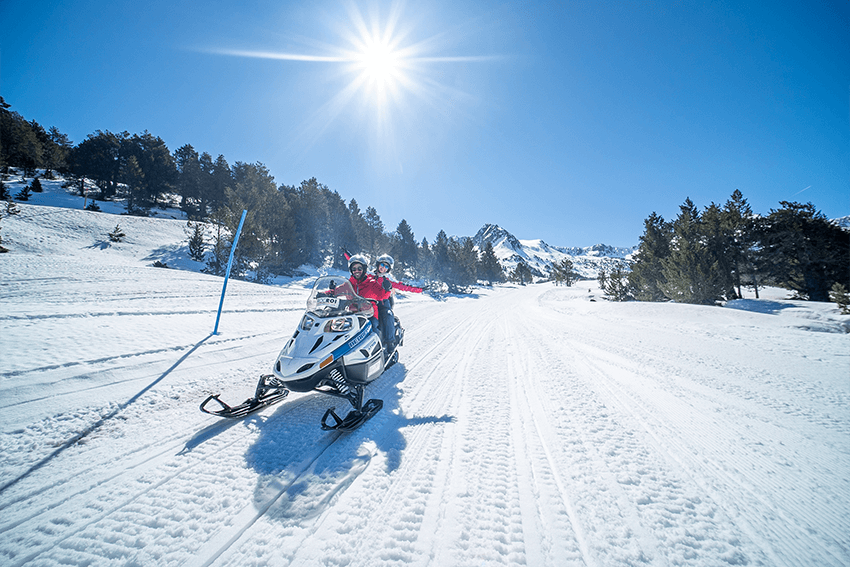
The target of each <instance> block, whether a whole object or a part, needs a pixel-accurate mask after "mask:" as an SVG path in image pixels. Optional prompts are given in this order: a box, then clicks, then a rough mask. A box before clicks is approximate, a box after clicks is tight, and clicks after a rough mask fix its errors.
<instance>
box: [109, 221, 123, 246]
mask: <svg viewBox="0 0 850 567" xmlns="http://www.w3.org/2000/svg"><path fill="white" fill-rule="evenodd" d="M125 236H127V235H126V234H124V231H123V230H121V227H120V226H119V225H117V224H116V225H115V228H114V229H112V232H110V233H109V240H111V241H112V242H121V240H122V239H123V238H124V237H125Z"/></svg>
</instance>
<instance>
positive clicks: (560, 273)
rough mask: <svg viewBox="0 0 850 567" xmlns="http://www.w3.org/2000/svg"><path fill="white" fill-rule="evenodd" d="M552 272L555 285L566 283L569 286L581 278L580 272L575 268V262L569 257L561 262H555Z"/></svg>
mask: <svg viewBox="0 0 850 567" xmlns="http://www.w3.org/2000/svg"><path fill="white" fill-rule="evenodd" d="M551 273H552V279H553V280H554V281H555V285H561V284H564V285H566V286H567V287H569V286H572V285H573V284H574V283H575V282H577V281H578V279H579V274H578V273H577V272H576V271H575V269H574V268H573V262H572V260H570V259H569V258H564V259H563V260H561V261H560V262H556V263H555V264H553V265H552V270H551Z"/></svg>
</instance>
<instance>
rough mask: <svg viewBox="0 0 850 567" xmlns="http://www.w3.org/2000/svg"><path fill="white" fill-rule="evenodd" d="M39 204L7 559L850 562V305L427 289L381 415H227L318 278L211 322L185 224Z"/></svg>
mask: <svg viewBox="0 0 850 567" xmlns="http://www.w3.org/2000/svg"><path fill="white" fill-rule="evenodd" d="M21 209H22V212H21V213H20V214H19V215H17V216H15V217H12V218H4V219H3V221H2V233H0V234H2V237H3V243H4V245H6V246H7V247H8V248H10V249H11V252H9V253H7V254H2V255H0V357H2V358H0V394H2V395H0V407H2V414H1V415H2V417H0V511H1V512H0V564H2V565H4V566H18V565H38V566H58V565H98V566H100V565H110V566H111V565H115V566H122V567H123V566H148V565H151V566H163V565H187V566H206V565H216V566H245V565H257V566H260V565H263V566H265V565H272V566H273V565H311V566H312V565H352V566H367V565H368V566H373V565H422V566H425V565H433V566H453V565H458V566H476V567H477V566H481V565H487V566H489V565H531V566H544V565H549V566H557V567H560V566H565V565H593V566H599V567H603V566H619V565H623V566H625V565H629V566H635V565H694V566H709V565H729V564H732V565H766V566H813V565H817V566H838V565H848V564H850V514H848V510H850V443H848V441H850V411H848V407H850V334H848V332H847V331H848V330H850V317H848V316H842V315H839V314H838V311H837V309H836V307H835V306H834V305H832V304H817V303H807V302H796V301H787V300H785V299H784V293H783V292H781V291H778V290H773V291H772V292H771V293H766V294H765V295H767V299H761V300H755V299H746V300H740V301H737V302H732V303H730V304H729V305H727V306H726V307H700V306H691V305H675V304H669V303H668V304H648V303H611V302H607V301H604V300H603V299H602V298H601V296H600V293H599V291H598V289H597V287H596V285H595V283H594V282H583V283H580V284H578V285H576V286H575V287H572V288H562V287H554V286H552V285H551V284H543V285H534V286H528V287H515V286H504V287H497V288H493V289H478V290H477V292H476V294H475V295H473V296H471V297H451V296H449V297H439V298H435V297H429V296H421V295H407V296H405V297H403V298H400V300H399V301H398V302H397V307H396V312H397V314H398V315H399V317H400V318H401V320H402V323H403V325H404V326H405V328H406V331H407V332H406V335H405V345H404V346H403V347H402V348H401V360H400V363H399V364H398V365H396V366H395V367H393V368H391V369H390V370H389V371H388V372H387V373H386V374H385V375H384V376H382V377H381V378H380V379H379V380H377V381H376V382H374V383H373V384H371V385H370V386H369V388H368V389H367V396H368V397H376V398H382V399H383V400H384V409H383V410H382V411H381V412H380V413H378V414H377V415H376V416H375V417H374V418H373V419H372V420H371V421H369V422H367V423H366V424H365V425H364V426H363V427H362V428H360V429H359V430H357V431H354V432H352V433H347V434H340V433H333V432H324V431H322V430H321V429H320V428H319V419H320V417H321V415H322V413H323V412H324V410H325V409H326V408H327V407H329V406H331V405H337V406H340V404H341V403H342V402H341V401H340V400H336V399H334V398H330V397H326V396H322V395H320V394H316V393H306V394H292V395H290V396H289V398H287V399H286V400H285V401H284V402H282V403H280V404H278V405H276V406H273V407H270V408H267V409H266V410H264V411H262V412H259V413H258V414H255V415H253V416H251V417H249V418H246V419H244V420H242V421H226V420H222V419H217V418H215V417H212V416H210V415H207V414H204V413H201V412H200V411H199V410H198V404H199V403H200V402H201V401H202V400H203V399H204V398H205V397H206V396H207V395H208V394H211V393H221V394H222V398H223V399H225V400H227V401H233V402H240V401H242V400H244V399H245V398H247V397H248V396H249V395H250V394H251V393H252V391H253V388H254V386H255V383H256V380H257V377H258V376H259V375H260V374H261V373H265V372H268V371H269V369H270V365H271V363H272V361H273V360H274V358H275V356H276V354H277V352H278V351H279V349H280V348H281V347H282V346H283V342H284V341H285V340H286V339H287V338H288V337H289V336H290V335H291V333H292V331H293V330H294V328H295V326H296V325H297V323H298V321H299V319H300V317H301V315H302V309H303V307H304V302H305V300H306V297H307V293H308V287H309V284H310V282H309V280H292V281H290V282H289V283H287V284H286V285H278V286H261V285H257V284H250V283H246V282H240V281H234V280H231V281H230V282H229V284H228V294H227V298H226V300H225V303H224V312H223V314H222V317H221V322H220V327H219V331H220V332H219V334H218V335H212V330H213V326H214V324H215V316H216V310H217V308H218V302H219V297H220V293H221V284H222V279H221V278H215V277H211V276H207V275H204V274H200V273H197V271H196V270H197V268H198V267H199V266H197V265H196V266H194V267H193V265H192V263H191V261H189V260H187V259H186V236H185V234H184V233H183V227H184V225H185V223H184V222H182V221H178V220H164V219H159V220H157V219H139V218H131V217H117V216H115V215H109V214H103V213H90V212H84V211H80V210H70V209H64V208H56V207H46V206H38V205H21ZM116 223H120V226H121V228H122V229H123V230H124V232H125V233H126V234H127V238H126V239H125V241H124V242H121V243H114V242H110V241H109V239H108V238H107V236H106V235H107V233H108V232H110V231H111V230H112V229H113V228H114V226H115V224H116ZM156 260H160V261H163V262H165V263H167V264H168V265H169V266H181V267H184V268H186V269H183V270H173V269H162V268H154V267H152V264H153V262H154V261H156ZM193 269H194V270H195V271H193ZM340 409H342V408H341V407H340Z"/></svg>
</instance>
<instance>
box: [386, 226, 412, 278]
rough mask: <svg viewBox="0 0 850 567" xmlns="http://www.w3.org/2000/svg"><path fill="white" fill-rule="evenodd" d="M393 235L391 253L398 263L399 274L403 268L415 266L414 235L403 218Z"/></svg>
mask: <svg viewBox="0 0 850 567" xmlns="http://www.w3.org/2000/svg"><path fill="white" fill-rule="evenodd" d="M394 236H395V238H394V239H393V246H392V255H393V258H394V259H395V261H396V263H398V264H399V266H398V267H399V268H400V269H399V270H398V273H399V274H401V273H403V271H404V269H405V268H413V267H414V266H416V263H417V252H418V248H417V246H416V237H415V236H414V235H413V229H411V228H410V225H409V224H407V221H406V220H404V219H401V222H399V223H398V227H396V229H395V235H394Z"/></svg>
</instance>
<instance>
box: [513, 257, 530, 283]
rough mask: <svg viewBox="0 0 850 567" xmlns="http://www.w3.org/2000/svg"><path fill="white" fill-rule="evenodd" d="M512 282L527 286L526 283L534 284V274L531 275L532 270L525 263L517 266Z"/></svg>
mask: <svg viewBox="0 0 850 567" xmlns="http://www.w3.org/2000/svg"><path fill="white" fill-rule="evenodd" d="M511 280H512V281H515V282H517V283H519V284H520V285H525V284H526V283H533V282H534V274H532V273H531V268H529V267H528V264H526V263H525V262H520V263H519V264H517V266H516V268H515V269H514V271H513V272H511Z"/></svg>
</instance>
